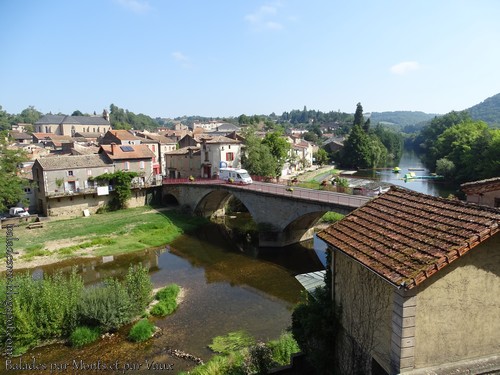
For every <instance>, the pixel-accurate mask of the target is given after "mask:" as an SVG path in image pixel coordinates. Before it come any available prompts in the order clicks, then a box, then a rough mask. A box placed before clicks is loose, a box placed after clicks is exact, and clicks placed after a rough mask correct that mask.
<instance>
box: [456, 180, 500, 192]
mask: <svg viewBox="0 0 500 375" xmlns="http://www.w3.org/2000/svg"><path fill="white" fill-rule="evenodd" d="M460 187H461V188H462V190H463V191H464V192H465V194H480V193H487V192H489V191H495V190H500V177H494V178H489V179H487V180H480V181H473V182H466V183H465V184H462V185H460Z"/></svg>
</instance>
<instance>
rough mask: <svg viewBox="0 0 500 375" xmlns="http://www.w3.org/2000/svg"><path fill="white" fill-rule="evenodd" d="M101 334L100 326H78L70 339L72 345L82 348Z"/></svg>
mask: <svg viewBox="0 0 500 375" xmlns="http://www.w3.org/2000/svg"><path fill="white" fill-rule="evenodd" d="M99 334H100V333H99V329H98V328H95V327H94V328H90V327H78V328H76V329H75V330H74V331H73V333H72V334H71V336H70V338H69V341H70V343H71V346H74V347H75V348H80V347H82V346H84V345H87V344H90V343H92V342H94V341H96V340H97V339H98V338H99Z"/></svg>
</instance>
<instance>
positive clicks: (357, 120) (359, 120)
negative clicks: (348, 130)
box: [352, 103, 365, 126]
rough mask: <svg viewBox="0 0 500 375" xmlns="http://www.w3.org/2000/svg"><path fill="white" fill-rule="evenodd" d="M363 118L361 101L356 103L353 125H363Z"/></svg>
mask: <svg viewBox="0 0 500 375" xmlns="http://www.w3.org/2000/svg"><path fill="white" fill-rule="evenodd" d="M364 122H365V120H364V118H363V106H362V105H361V103H358V104H356V112H354V121H353V123H352V124H353V125H359V126H363V124H364Z"/></svg>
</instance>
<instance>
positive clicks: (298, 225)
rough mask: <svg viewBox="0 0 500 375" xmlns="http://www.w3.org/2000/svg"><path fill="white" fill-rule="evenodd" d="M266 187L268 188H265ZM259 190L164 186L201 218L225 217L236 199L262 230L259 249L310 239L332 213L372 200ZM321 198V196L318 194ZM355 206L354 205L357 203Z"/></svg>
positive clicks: (346, 196) (283, 190) (206, 185)
mask: <svg viewBox="0 0 500 375" xmlns="http://www.w3.org/2000/svg"><path fill="white" fill-rule="evenodd" d="M262 186H264V185H262ZM257 188H258V187H257V186H255V187H254V186H252V187H239V186H234V185H229V184H220V183H219V184H179V185H164V187H163V189H164V191H163V194H164V195H165V194H171V195H173V196H175V197H176V199H177V200H178V201H179V203H180V204H181V205H182V206H184V207H189V210H190V211H191V212H192V213H194V214H197V215H200V216H204V217H212V216H221V215H223V214H224V213H225V212H224V205H225V204H226V203H227V201H228V200H229V199H230V198H231V196H234V197H235V198H236V199H238V200H239V201H240V202H241V203H242V204H243V205H244V206H245V207H246V208H247V210H248V212H249V213H250V215H251V216H252V218H253V220H254V221H255V222H256V223H257V226H258V228H259V246H271V247H280V246H286V245H289V244H292V243H296V242H299V241H302V240H304V239H306V238H310V237H311V236H312V234H313V227H314V225H315V224H316V223H317V221H318V220H319V219H320V218H321V216H322V215H323V214H324V213H325V212H328V211H335V212H339V213H341V214H347V213H349V212H351V211H352V210H353V209H355V208H357V207H358V206H360V205H362V204H364V203H365V202H366V201H368V200H369V198H366V197H359V196H358V197H356V196H348V195H346V194H340V195H338V193H337V195H335V196H334V198H335V199H336V200H337V201H335V200H334V201H333V202H328V201H326V202H325V201H322V200H320V199H316V200H314V199H305V198H303V197H301V196H300V195H297V194H295V195H294V193H293V191H291V192H289V191H287V192H286V194H285V193H284V192H285V187H277V189H280V188H281V189H282V191H281V192H280V193H279V194H271V193H269V192H268V191H267V192H266V191H263V190H258V189H257ZM316 194H317V193H316ZM353 202H354V203H353Z"/></svg>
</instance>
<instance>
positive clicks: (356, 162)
mask: <svg viewBox="0 0 500 375" xmlns="http://www.w3.org/2000/svg"><path fill="white" fill-rule="evenodd" d="M371 143H372V142H371V141H370V137H368V135H367V134H366V133H365V131H364V130H363V129H362V128H361V125H354V126H353V128H352V130H351V133H350V134H349V137H348V138H347V140H346V141H345V142H344V147H343V149H342V150H341V152H340V162H341V163H342V164H343V165H345V166H349V167H357V168H370V167H372V152H371Z"/></svg>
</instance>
